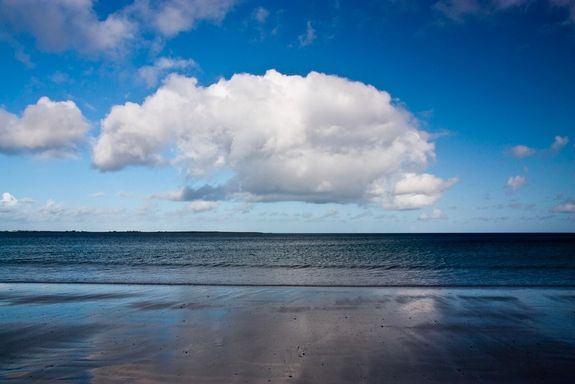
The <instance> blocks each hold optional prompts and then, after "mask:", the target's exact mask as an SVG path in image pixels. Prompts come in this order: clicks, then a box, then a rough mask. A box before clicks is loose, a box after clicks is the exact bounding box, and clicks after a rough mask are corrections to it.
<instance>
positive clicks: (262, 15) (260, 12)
mask: <svg viewBox="0 0 575 384" xmlns="http://www.w3.org/2000/svg"><path fill="white" fill-rule="evenodd" d="M269 15H270V11H268V10H267V9H265V8H264V7H257V8H256V9H254V12H253V13H252V18H253V19H254V20H255V21H257V22H258V23H260V24H263V23H265V22H266V20H267V19H268V16H269Z"/></svg>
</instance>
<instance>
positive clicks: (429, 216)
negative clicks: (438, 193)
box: [418, 208, 445, 221]
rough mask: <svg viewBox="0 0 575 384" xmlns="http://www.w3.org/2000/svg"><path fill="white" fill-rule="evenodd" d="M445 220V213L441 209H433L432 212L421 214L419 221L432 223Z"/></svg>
mask: <svg viewBox="0 0 575 384" xmlns="http://www.w3.org/2000/svg"><path fill="white" fill-rule="evenodd" d="M444 218H445V215H444V214H443V211H442V210H441V209H439V208H433V210H431V212H421V214H420V215H419V218H418V219H419V220H421V221H430V220H440V219H444Z"/></svg>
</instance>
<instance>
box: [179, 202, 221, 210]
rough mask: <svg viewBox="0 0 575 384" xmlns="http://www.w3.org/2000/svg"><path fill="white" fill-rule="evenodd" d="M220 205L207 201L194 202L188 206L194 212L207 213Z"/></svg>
mask: <svg viewBox="0 0 575 384" xmlns="http://www.w3.org/2000/svg"><path fill="white" fill-rule="evenodd" d="M217 206H218V203H217V202H215V201H207V200H194V201H192V202H191V203H189V204H188V206H187V209H188V210H190V211H192V212H205V211H211V210H212V209H215V208H217Z"/></svg>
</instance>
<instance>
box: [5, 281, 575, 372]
mask: <svg viewBox="0 0 575 384" xmlns="http://www.w3.org/2000/svg"><path fill="white" fill-rule="evenodd" d="M50 380H58V381H62V380H63V381H69V382H81V383H85V382H93V383H108V382H126V383H131V382H142V383H170V382H188V383H269V382H271V383H384V382H385V383H402V382H408V383H418V382H426V383H428V382H440V383H446V382H450V383H453V382H457V383H465V382H502V383H512V382H517V383H524V382H541V383H551V382H559V383H566V382H575V290H573V289H538V288H528V289H496V288H493V289H472V288H450V289H447V288H445V289H441V288H430V289H421V288H318V287H315V288H310V287H308V288H305V287H284V288H282V287H202V286H151V285H150V286H137V285H82V284H77V285H66V284H0V382H6V381H8V382H43V381H50Z"/></svg>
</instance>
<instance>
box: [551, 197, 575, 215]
mask: <svg viewBox="0 0 575 384" xmlns="http://www.w3.org/2000/svg"><path fill="white" fill-rule="evenodd" d="M553 211H554V212H559V213H575V200H571V201H566V202H564V203H561V204H559V205H557V206H555V207H554V208H553Z"/></svg>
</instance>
